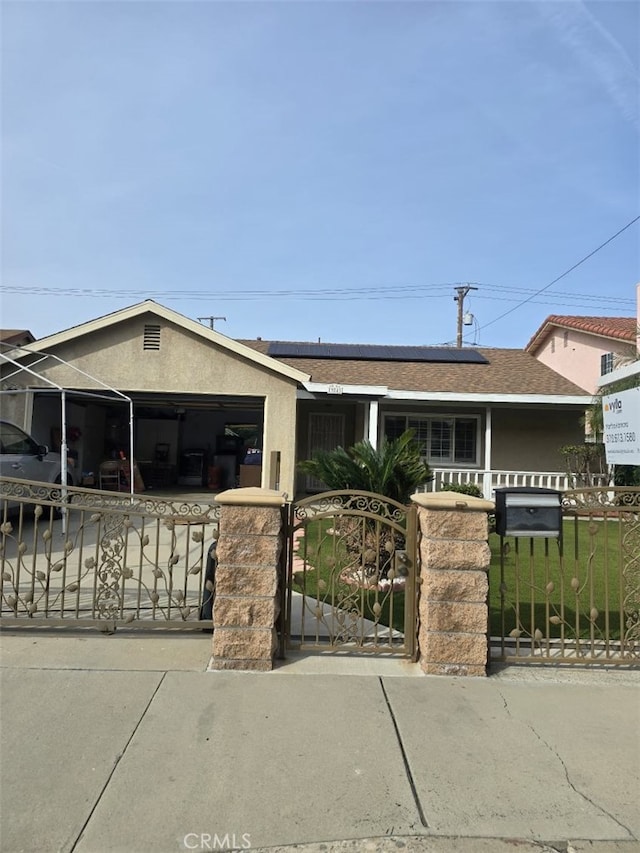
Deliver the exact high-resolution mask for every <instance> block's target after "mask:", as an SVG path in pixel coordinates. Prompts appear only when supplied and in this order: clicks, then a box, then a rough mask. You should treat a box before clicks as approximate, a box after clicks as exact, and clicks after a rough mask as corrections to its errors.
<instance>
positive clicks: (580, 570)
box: [489, 518, 624, 640]
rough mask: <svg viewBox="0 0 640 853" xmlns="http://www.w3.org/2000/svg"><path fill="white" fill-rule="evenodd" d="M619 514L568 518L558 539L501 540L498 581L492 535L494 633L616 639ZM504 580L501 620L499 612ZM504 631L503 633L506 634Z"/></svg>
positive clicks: (620, 594) (496, 545)
mask: <svg viewBox="0 0 640 853" xmlns="http://www.w3.org/2000/svg"><path fill="white" fill-rule="evenodd" d="M621 533H622V529H621V522H619V521H618V519H615V518H614V519H608V520H607V521H602V520H594V521H588V520H578V521H576V520H574V519H569V520H565V522H564V525H563V542H562V548H560V546H559V543H558V541H557V540H555V539H553V540H547V539H530V538H529V539H520V540H514V539H513V538H511V537H505V539H504V545H503V547H504V551H505V554H504V558H503V580H501V573H500V562H501V558H500V538H499V537H498V536H497V535H496V534H491V536H490V539H489V545H490V547H491V553H492V558H491V567H490V570H489V599H490V625H491V634H492V635H493V636H500V635H503V636H509V635H510V634H512V632H513V636H515V635H516V632H518V631H520V632H521V634H520V636H521V637H523V638H527V637H530V636H531V635H532V634H536V632H539V633H537V638H538V639H539V640H541V639H542V638H543V637H549V638H560V637H564V638H566V639H570V638H574V637H576V636H579V637H581V638H583V639H586V638H592V639H594V640H598V639H604V637H605V636H609V637H610V638H611V639H618V638H619V637H620V612H621V601H622V598H623V595H624V593H623V590H622V588H621V580H622V577H621V570H620V561H621V557H622V544H621ZM501 585H502V591H503V593H504V604H505V612H504V621H503V617H502V615H501ZM503 632H504V634H503Z"/></svg>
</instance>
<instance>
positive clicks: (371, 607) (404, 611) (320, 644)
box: [287, 491, 417, 657]
mask: <svg viewBox="0 0 640 853" xmlns="http://www.w3.org/2000/svg"><path fill="white" fill-rule="evenodd" d="M416 551H417V549H416V513H415V507H406V506H402V505H401V504H398V503H396V502H395V501H393V500H390V499H389V498H386V497H384V496H382V495H375V494H371V493H369V492H360V491H349V492H338V491H335V492H325V493H323V494H320V495H316V496H314V497H311V498H307V499H306V500H302V501H299V502H297V503H295V504H292V506H291V515H290V522H289V548H288V553H289V568H288V571H289V585H288V605H287V614H288V616H287V625H288V635H289V638H290V640H291V641H292V643H291V644H292V645H294V644H297V645H298V647H299V648H307V649H313V648H315V649H333V650H341V651H345V652H374V653H386V654H389V653H393V654H398V655H403V656H407V657H412V656H413V655H414V652H415V641H416V615H415V614H416V607H415V599H416V595H415V573H416V560H417V554H416ZM292 616H293V620H292ZM292 621H294V622H295V626H296V628H295V630H294V636H293V637H291V632H292V629H291V624H292Z"/></svg>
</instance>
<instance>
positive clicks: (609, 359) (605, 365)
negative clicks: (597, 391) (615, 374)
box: [600, 352, 613, 376]
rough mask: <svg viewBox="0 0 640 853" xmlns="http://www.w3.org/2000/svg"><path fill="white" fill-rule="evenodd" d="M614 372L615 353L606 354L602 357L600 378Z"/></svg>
mask: <svg viewBox="0 0 640 853" xmlns="http://www.w3.org/2000/svg"><path fill="white" fill-rule="evenodd" d="M612 370H613V353H612V352H605V353H604V355H601V356H600V376H604V375H605V374H606V373H611V371H612Z"/></svg>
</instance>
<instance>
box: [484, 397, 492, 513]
mask: <svg viewBox="0 0 640 853" xmlns="http://www.w3.org/2000/svg"><path fill="white" fill-rule="evenodd" d="M482 494H483V495H484V497H485V499H486V500H488V501H490V500H491V496H492V482H491V406H487V408H486V412H485V421H484V474H483V475H482Z"/></svg>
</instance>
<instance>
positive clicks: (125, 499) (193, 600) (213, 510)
mask: <svg viewBox="0 0 640 853" xmlns="http://www.w3.org/2000/svg"><path fill="white" fill-rule="evenodd" d="M218 518H219V507H217V506H215V505H207V504H202V503H191V502H188V501H185V500H178V501H171V500H167V499H156V498H148V497H146V496H144V495H134V496H130V495H128V494H119V493H115V492H100V491H96V490H92V489H78V488H68V489H65V490H64V494H63V491H62V487H61V486H56V487H52V486H51V485H50V484H47V483H33V482H25V481H21V480H15V479H11V478H2V479H0V602H1V605H0V607H1V613H0V622H1V624H2V625H3V626H5V627H6V626H12V627H19V626H22V625H36V624H46V625H58V626H60V625H66V626H70V627H79V626H83V625H94V626H96V627H98V628H100V629H101V630H104V631H113V630H115V628H116V626H118V625H126V626H127V627H131V628H135V627H139V628H154V627H156V628H158V627H161V628H183V629H184V628H189V629H204V628H211V627H212V623H211V620H209V619H202V618H201V616H202V610H203V608H205V606H206V605H207V604H210V602H211V599H212V597H213V594H214V590H213V583H212V582H211V580H207V579H206V578H205V569H206V562H207V556H208V553H209V548H210V547H211V544H212V543H213V542H214V541H215V540H216V538H217V534H218ZM209 610H210V608H209Z"/></svg>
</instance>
